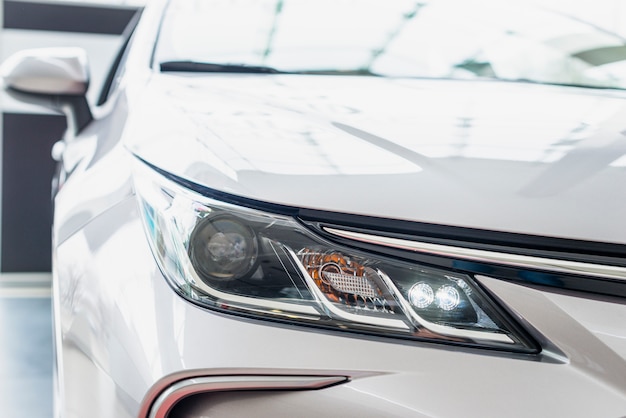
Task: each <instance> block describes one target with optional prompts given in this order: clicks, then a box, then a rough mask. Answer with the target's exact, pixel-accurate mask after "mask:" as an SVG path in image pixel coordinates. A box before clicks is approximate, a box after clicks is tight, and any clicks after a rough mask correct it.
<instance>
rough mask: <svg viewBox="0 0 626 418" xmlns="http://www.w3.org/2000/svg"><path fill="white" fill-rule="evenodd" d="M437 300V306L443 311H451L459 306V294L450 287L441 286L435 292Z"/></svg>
mask: <svg viewBox="0 0 626 418" xmlns="http://www.w3.org/2000/svg"><path fill="white" fill-rule="evenodd" d="M435 297H436V299H437V306H439V307H440V308H441V309H443V310H444V311H451V310H453V309H455V308H456V307H457V306H459V302H460V301H461V296H460V295H459V292H458V291H457V290H456V289H455V288H454V287H452V286H442V287H440V288H439V290H437V294H436V295H435Z"/></svg>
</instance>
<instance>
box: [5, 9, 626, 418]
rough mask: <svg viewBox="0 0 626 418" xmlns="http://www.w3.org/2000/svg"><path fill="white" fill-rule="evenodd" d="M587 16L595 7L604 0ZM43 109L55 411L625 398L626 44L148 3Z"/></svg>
mask: <svg viewBox="0 0 626 418" xmlns="http://www.w3.org/2000/svg"><path fill="white" fill-rule="evenodd" d="M598 7H600V6H598ZM88 74H89V71H88V66H87V63H86V59H85V56H84V53H83V52H81V51H80V50H76V49H55V50H37V51H26V52H23V53H20V54H19V55H17V56H14V57H12V58H11V59H9V60H8V61H7V62H5V64H4V66H3V75H4V79H5V85H6V86H7V87H8V91H9V92H10V93H11V94H13V95H15V96H16V97H19V98H21V99H22V100H26V101H30V102H33V103H39V104H45V105H47V106H50V107H52V108H56V109H61V110H63V111H65V112H66V113H67V115H68V121H69V130H68V132H67V135H66V137H65V139H64V140H63V141H62V142H60V143H59V144H57V146H55V149H54V154H55V156H56V158H58V159H59V160H60V167H59V174H58V176H57V178H56V181H55V186H54V187H55V189H54V190H55V216H54V230H53V237H54V238H53V239H54V242H53V251H54V254H53V264H54V272H53V274H54V285H53V287H54V289H53V293H54V327H55V331H56V332H55V335H56V341H55V342H56V361H57V362H56V378H57V379H56V387H55V391H56V393H55V399H56V407H55V413H56V414H57V416H59V417H118V418H121V417H142V418H143V417H207V416H211V417H220V416H229V417H243V416H254V417H260V416H267V417H320V416H333V417H339V416H341V417H344V416H345V417H382V416H384V417H391V416H398V417H503V416H506V417H555V416H562V417H592V416H593V417H620V416H626V326H625V324H626V306H625V300H626V299H625V298H626V157H625V155H626V91H625V90H626V46H625V42H624V39H623V38H622V37H620V36H619V35H617V34H614V33H612V32H610V31H608V30H604V29H602V28H600V27H598V26H597V25H592V24H589V23H586V22H584V21H582V20H580V19H574V18H571V17H568V16H566V15H565V14H562V13H561V14H560V13H557V12H555V11H550V10H548V9H546V8H542V7H539V6H532V5H529V4H526V3H520V2H513V1H507V2H503V1H472V0H459V1H447V0H439V1H435V0H433V1H424V2H419V3H416V2H414V1H400V0H398V1H393V2H389V1H376V0H372V1H356V0H355V1H352V0H332V1H331V0H319V1H309V2H305V1H299V0H282V1H281V0H279V1H265V0H237V1H235V0H232V1H222V0H193V1H192V0H170V1H168V2H165V1H159V0H155V1H153V2H150V3H149V5H148V7H147V8H146V9H145V11H144V13H143V16H142V18H141V20H140V21H139V23H138V25H137V27H136V30H135V32H134V34H133V35H132V37H130V38H129V42H127V43H125V45H124V48H123V49H122V51H121V52H120V55H119V57H118V60H116V63H115V65H114V68H113V69H112V70H111V74H110V77H109V78H108V80H107V83H106V85H105V87H104V90H103V92H102V95H101V100H100V101H99V102H98V103H96V104H93V103H88V102H87V100H86V96H85V92H86V90H87V86H88V83H89V76H88Z"/></svg>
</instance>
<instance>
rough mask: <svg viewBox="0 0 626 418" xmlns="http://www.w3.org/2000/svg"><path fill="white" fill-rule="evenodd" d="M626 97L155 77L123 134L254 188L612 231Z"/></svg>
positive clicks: (383, 208)
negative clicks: (133, 126)
mask: <svg viewBox="0 0 626 418" xmlns="http://www.w3.org/2000/svg"><path fill="white" fill-rule="evenodd" d="M162 97H167V100H162V99H160V98H162ZM538 98H540V99H538ZM625 99H626V94H624V93H622V92H614V91H608V92H598V91H595V90H587V89H582V88H564V87H555V86H539V85H524V84H516V83H507V82H478V81H458V80H410V79H383V78H381V79H376V78H375V79H372V78H368V77H329V76H302V75H263V76H256V77H251V76H249V75H214V74H210V75H208V76H205V77H198V76H195V75H192V76H186V75H175V76H173V75H160V76H157V77H154V79H153V80H152V81H151V83H150V84H149V85H148V87H147V91H146V94H145V96H144V97H143V98H142V101H141V102H140V103H139V104H138V109H137V113H138V114H137V115H135V117H136V118H138V119H140V120H141V122H138V123H137V125H138V126H141V127H142V128H141V129H142V132H137V133H136V134H133V135H131V137H130V138H129V140H128V143H127V144H128V145H127V146H128V147H129V148H130V149H131V150H132V151H133V152H134V153H136V154H137V155H139V156H140V157H141V158H143V159H145V160H146V161H148V162H150V163H152V164H154V165H156V166H157V167H161V168H163V169H165V170H166V171H169V172H172V173H174V174H177V175H179V176H182V177H184V178H187V179H190V180H192V181H195V182H197V183H199V184H202V185H204V186H207V187H209V188H212V189H216V190H219V191H224V192H228V193H231V194H234V195H237V196H243V197H247V198H252V199H258V200H261V201H265V202H273V203H279V204H284V205H289V206H293V207H304V208H311V209H322V210H327V211H333V212H339V213H350V214H360V215H370V216H378V217H386V218H392V219H404V220H411V221H418V222H426V223H433V224H441V225H452V226H462V227H471V228H478V229H488V230H496V231H506V232H516V233H522V234H532V235H542V236H554V237H561V238H570V239H579V240H590V241H604V242H612V243H619V244H624V243H626V217H624V216H623V215H622V214H623V213H625V212H626V188H623V187H619V186H618V185H619V183H620V181H621V179H622V178H623V176H624V173H626V157H625V155H626V131H624V129H623V120H624V119H625V118H626V101H625ZM554 109H559V111H558V112H555V111H554ZM145 126H149V128H148V129H147V130H146V129H144V127H145ZM181 150H184V153H181V152H180V151H181ZM177 153H178V154H177ZM178 155H180V156H181V157H178ZM192 156H193V157H192ZM311 191H315V193H312V192H311ZM391 202H393V203H391ZM573 207H575V208H576V210H575V211H573V210H571V209H572V208H573Z"/></svg>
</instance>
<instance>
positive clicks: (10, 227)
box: [0, 113, 66, 273]
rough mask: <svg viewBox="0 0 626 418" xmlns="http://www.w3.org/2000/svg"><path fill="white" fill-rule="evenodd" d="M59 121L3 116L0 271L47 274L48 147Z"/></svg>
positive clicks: (49, 217)
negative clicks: (0, 253) (0, 263)
mask: <svg viewBox="0 0 626 418" xmlns="http://www.w3.org/2000/svg"><path fill="white" fill-rule="evenodd" d="M65 127H66V122H65V117H64V116H59V115H31V114H17V113H5V114H3V130H2V137H3V145H2V225H1V226H0V232H1V234H2V267H1V271H2V272H5V273H6V272H47V271H50V267H51V266H50V259H51V255H50V254H51V246H50V240H51V238H50V237H51V235H50V228H51V221H52V204H51V200H50V182H51V179H52V176H53V174H54V170H55V162H54V161H53V160H52V158H51V157H50V150H51V149H52V145H53V144H54V143H55V142H56V141H58V140H59V139H60V138H61V137H62V135H63V132H64V130H65Z"/></svg>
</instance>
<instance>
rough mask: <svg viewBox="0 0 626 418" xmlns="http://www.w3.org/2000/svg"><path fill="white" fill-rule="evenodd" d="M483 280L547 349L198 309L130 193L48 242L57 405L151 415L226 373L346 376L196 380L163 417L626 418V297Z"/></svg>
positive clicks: (100, 413) (75, 412)
mask: <svg viewBox="0 0 626 418" xmlns="http://www.w3.org/2000/svg"><path fill="white" fill-rule="evenodd" d="M481 281H482V282H483V284H484V285H485V286H487V287H488V288H489V289H490V290H491V291H492V292H493V293H494V294H496V295H497V296H498V297H499V298H501V299H502V300H503V302H504V303H506V304H507V305H509V306H510V307H511V308H512V309H513V310H515V311H516V312H517V313H518V314H519V315H520V316H521V317H522V318H524V320H525V321H526V322H527V324H526V325H527V326H528V327H529V328H531V329H532V333H533V335H534V336H535V337H536V338H537V339H538V341H539V342H540V343H541V344H542V346H543V348H544V350H543V351H542V353H540V354H538V355H521V354H508V353H502V352H492V351H487V350H476V349H464V348H459V347H449V346H445V345H440V344H432V343H431V344H427V343H414V342H403V341H396V340H390V339H383V338H374V337H366V336H359V335H355V334H343V333H337V332H327V331H321V330H315V329H308V328H303V327H295V326H294V327H292V326H288V325H281V324H273V323H270V322H262V321H258V320H252V319H244V318H238V317H231V316H228V315H225V314H220V313H215V312H211V311H208V310H205V309H202V308H199V307H197V306H195V305H192V304H190V303H188V302H186V301H185V300H183V299H182V298H181V297H179V296H178V295H177V294H176V293H175V292H174V291H173V290H172V289H171V288H170V287H169V286H168V284H167V283H166V280H165V279H164V278H163V277H162V275H161V273H160V271H159V269H158V267H157V266H156V263H155V262H154V259H153V258H152V254H151V252H150V249H149V247H148V244H147V242H146V240H145V238H144V232H143V229H142V225H141V221H140V218H139V215H138V210H137V203H136V201H135V199H134V198H133V197H130V198H128V199H126V200H124V201H122V202H121V203H119V204H117V205H116V206H114V207H112V208H111V209H109V210H108V211H106V212H104V213H103V214H101V215H100V216H98V217H97V218H95V219H94V220H92V221H91V222H90V223H89V224H87V225H86V226H85V227H84V228H83V229H81V230H80V231H78V232H77V233H75V234H74V235H72V236H71V237H69V238H68V239H67V240H65V241H64V242H63V243H62V244H61V245H59V247H58V248H57V249H56V255H55V292H54V293H55V302H54V303H55V304H56V306H57V310H56V311H57V314H56V318H55V321H56V329H57V330H59V332H60V338H59V339H58V347H57V352H58V356H59V359H58V360H59V366H60V373H59V376H60V379H61V380H62V382H61V385H60V387H61V390H60V399H59V402H60V405H61V409H62V410H63V413H64V415H63V416H66V417H84V416H92V417H110V416H116V417H135V416H141V417H144V416H149V414H150V413H153V412H154V409H151V408H153V406H154V405H155V401H156V400H157V399H159V397H160V396H163V394H165V395H166V397H165V399H167V391H168V390H171V389H172V387H173V385H175V384H176V383H180V382H183V381H186V380H188V379H207V378H208V379H225V378H226V377H232V376H239V378H241V376H254V377H255V378H258V377H259V376H260V377H281V378H289V377H294V376H296V377H307V378H309V377H315V378H320V377H322V378H341V380H340V381H335V382H333V383H332V385H330V387H325V386H324V385H322V387H324V388H308V387H288V388H276V387H261V388H258V387H247V388H244V389H245V391H242V390H240V389H241V388H234V389H235V390H232V388H231V390H228V388H226V390H223V391H218V392H214V391H213V392H212V391H207V390H200V391H199V393H197V392H195V391H194V392H193V393H191V394H190V396H189V397H187V398H185V399H184V400H183V401H182V402H180V403H179V404H177V405H171V406H173V407H174V409H173V411H175V414H174V413H172V414H171V415H173V416H187V417H195V416H202V415H210V416H245V415H253V416H326V415H331V416H413V417H414V416H442V417H444V416H465V417H472V416H476V417H478V416H480V417H485V416H503V415H506V416H571V417H576V416H580V417H588V416H624V415H626V347H625V345H624V344H623V341H626V331H624V330H623V326H621V324H623V323H624V318H625V317H626V306H625V305H624V304H623V303H621V302H620V303H618V302H611V301H607V300H604V301H597V300H591V299H586V298H584V299H579V298H577V297H574V296H566V295H554V294H549V293H546V292H543V291H540V290H537V289H532V288H527V287H523V286H519V285H516V284H512V283H505V282H501V281H498V280H495V279H490V278H486V277H485V278H482V279H481ZM578 301H580V303H578ZM589 304H591V306H592V307H589ZM583 305H585V306H587V307H586V308H585V309H581V310H578V309H577V307H578V306H583ZM277 389H280V390H277Z"/></svg>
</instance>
